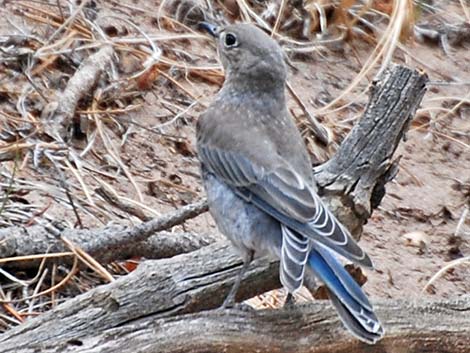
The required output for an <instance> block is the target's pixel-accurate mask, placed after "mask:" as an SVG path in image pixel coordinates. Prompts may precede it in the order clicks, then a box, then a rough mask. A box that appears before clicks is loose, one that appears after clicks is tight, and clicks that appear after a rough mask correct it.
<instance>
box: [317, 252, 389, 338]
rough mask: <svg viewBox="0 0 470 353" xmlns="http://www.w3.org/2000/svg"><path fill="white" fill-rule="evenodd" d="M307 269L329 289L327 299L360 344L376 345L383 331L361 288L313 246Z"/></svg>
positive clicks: (329, 256)
mask: <svg viewBox="0 0 470 353" xmlns="http://www.w3.org/2000/svg"><path fill="white" fill-rule="evenodd" d="M308 263H309V265H310V266H309V267H310V268H311V270H312V271H313V273H314V274H315V276H317V277H318V278H319V279H321V280H322V281H323V283H325V285H326V286H327V287H328V294H329V296H330V299H331V301H332V303H333V305H334V307H335V308H336V311H337V312H338V315H339V317H340V318H341V321H342V322H343V324H344V325H345V326H346V327H347V328H348V329H349V331H351V333H352V334H353V335H355V336H356V337H357V338H358V339H360V340H361V341H364V342H366V343H370V344H372V343H375V342H377V341H378V340H379V339H380V338H381V337H382V336H383V334H384V330H383V328H382V326H381V324H380V322H379V319H378V318H377V316H375V314H374V311H373V308H372V305H371V304H370V302H369V300H368V299H367V297H366V295H365V294H364V292H363V291H362V289H361V287H360V286H359V285H358V284H357V283H356V281H355V280H354V279H353V278H352V277H351V276H350V274H349V273H348V272H347V271H346V270H345V269H344V268H343V266H342V265H341V264H340V263H339V261H338V260H336V258H335V257H334V256H333V255H332V254H331V253H330V252H329V251H328V250H327V249H325V248H323V247H322V246H321V245H320V246H315V247H314V248H313V249H312V250H311V252H310V255H309V258H308Z"/></svg>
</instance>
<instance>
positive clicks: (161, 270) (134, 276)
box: [0, 242, 280, 352]
mask: <svg viewBox="0 0 470 353" xmlns="http://www.w3.org/2000/svg"><path fill="white" fill-rule="evenodd" d="M241 266H242V261H241V259H240V257H239V256H238V255H237V254H236V253H235V252H234V251H233V249H232V247H231V245H229V244H227V243H226V242H224V243H222V244H221V243H218V244H213V245H209V246H207V247H205V248H202V249H201V250H198V251H195V252H192V253H189V254H184V255H179V256H175V257H173V258H170V259H164V260H149V261H146V262H144V263H142V264H141V265H140V266H139V267H138V268H137V269H136V270H135V271H134V272H132V273H131V274H129V275H127V276H125V277H122V278H119V279H117V280H116V281H114V282H112V283H110V284H107V285H103V286H100V287H97V288H95V289H92V290H90V291H89V292H87V293H85V294H83V295H80V296H78V297H75V298H73V299H70V300H69V301H67V302H65V303H63V304H62V305H59V306H58V307H56V308H55V309H53V310H51V311H48V312H46V313H44V314H42V315H41V316H39V317H37V318H35V319H32V320H28V321H27V322H25V323H24V324H23V325H21V326H18V327H16V328H13V329H11V330H9V331H7V332H6V333H4V334H3V335H1V336H0V347H1V348H0V351H1V352H8V351H9V350H10V351H11V350H13V351H15V352H17V351H18V352H20V351H21V350H22V349H24V350H25V351H28V349H29V348H30V347H42V346H44V347H45V346H47V345H49V344H53V345H55V344H66V343H67V342H68V341H70V340H78V339H82V338H83V337H91V336H93V335H95V334H97V333H98V332H102V331H103V330H106V329H112V328H114V327H117V326H121V325H124V324H125V323H128V322H132V321H134V320H136V321H139V319H142V318H145V317H148V316H151V317H152V320H155V319H157V318H162V317H170V316H175V315H180V314H185V313H192V312H197V311H201V310H207V309H213V308H217V307H219V306H220V305H221V303H222V302H223V300H224V298H225V296H226V295H227V294H228V291H229V290H230V288H231V286H232V284H233V281H234V280H235V277H236V275H237V273H238V271H239V270H240V268H241ZM278 266H279V265H278V262H277V261H268V260H266V259H261V260H258V261H256V262H255V264H254V265H253V266H252V267H251V268H250V270H249V271H248V273H247V276H246V278H245V280H244V284H243V286H242V288H241V290H240V292H239V293H238V296H237V299H239V300H244V299H248V298H250V297H253V296H255V295H257V294H260V293H263V292H266V291H269V290H271V289H273V288H278V287H279V286H280V284H279V278H278V272H277V268H278ZM144 320H145V319H144Z"/></svg>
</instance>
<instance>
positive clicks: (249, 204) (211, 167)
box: [197, 24, 383, 342]
mask: <svg viewBox="0 0 470 353" xmlns="http://www.w3.org/2000/svg"><path fill="white" fill-rule="evenodd" d="M205 27H206V29H208V31H209V32H210V33H211V34H213V35H214V36H215V37H217V38H218V41H217V42H218V51H219V55H220V58H221V61H222V64H223V66H224V70H225V74H226V78H225V83H224V85H223V87H222V89H221V90H220V91H219V93H218V94H217V96H216V98H215V100H214V101H213V103H212V104H211V105H210V107H209V108H208V109H207V111H206V112H205V113H203V114H202V115H201V116H200V118H199V120H198V123H197V149H198V156H199V159H200V161H201V170H202V177H203V182H204V187H205V189H206V192H207V196H208V200H209V210H210V212H211V214H212V216H213V218H214V220H215V221H216V223H217V225H218V227H219V229H220V231H221V232H222V233H223V234H224V235H226V236H227V237H228V238H229V239H230V240H231V241H232V243H233V244H234V245H235V247H236V248H237V249H238V250H239V251H240V253H241V255H242V257H243V258H244V260H245V264H248V263H249V262H250V261H251V259H252V257H253V256H264V255H268V256H275V257H278V258H280V260H281V263H280V280H281V283H282V284H283V286H284V287H285V288H286V289H287V291H288V292H289V293H294V292H295V291H296V290H298V289H299V288H300V287H301V285H302V283H303V279H304V275H305V271H306V269H308V271H309V272H312V273H314V274H316V275H317V276H318V277H320V279H322V280H323V281H324V282H325V283H326V284H327V286H328V288H329V290H330V293H332V294H333V297H334V298H333V299H334V300H333V303H334V305H335V306H336V307H337V308H338V313H339V314H340V317H341V318H342V320H343V322H344V323H345V325H346V326H348V327H349V328H350V330H351V332H353V333H354V334H355V335H356V336H358V337H359V338H361V339H363V340H364V341H366V342H375V341H376V340H377V339H378V338H380V336H381V335H382V333H383V330H382V328H381V327H380V324H379V322H378V320H377V318H376V317H375V315H374V314H373V311H372V307H371V306H370V304H369V302H368V301H367V298H366V297H365V295H364V294H363V293H362V290H361V289H360V287H359V286H357V284H355V282H354V281H353V282H354V283H353V282H351V280H352V279H351V280H350V278H347V277H348V276H349V275H347V274H345V272H342V271H344V269H343V268H342V267H341V266H340V265H339V263H338V262H337V261H336V260H335V259H334V258H333V257H331V258H330V254H329V252H330V251H334V252H336V253H338V254H341V255H342V256H344V257H345V258H347V259H348V260H350V261H352V262H355V263H357V264H360V265H363V266H368V267H371V266H372V263H371V261H370V259H369V257H368V256H367V254H366V253H365V252H364V251H363V250H362V249H361V248H360V247H359V246H358V245H357V243H356V242H355V241H354V240H353V239H352V238H351V237H350V235H349V233H348V231H347V230H346V229H345V228H344V227H343V226H342V225H341V224H340V223H339V222H338V221H337V220H336V218H335V217H334V216H333V215H332V214H331V212H330V211H329V210H328V209H327V208H326V207H325V206H324V205H323V203H322V201H321V200H320V198H319V197H318V195H317V193H316V188H315V185H314V183H313V176H312V168H311V164H310V160H309V157H308V154H307V150H306V148H305V145H304V143H303V140H302V137H301V136H300V133H299V131H298V130H297V128H296V126H295V124H294V122H293V120H292V118H291V117H290V115H289V113H288V111H287V107H286V99H285V93H284V91H285V80H286V67H285V64H284V60H283V55H282V50H281V49H280V47H279V46H278V44H277V43H276V42H275V41H274V40H272V39H271V38H270V37H269V36H267V35H266V34H265V33H264V32H263V31H261V30H259V29H257V28H256V27H254V26H251V25H246V24H239V25H232V26H227V27H225V28H223V29H219V28H215V27H210V26H209V25H207V24H205ZM309 264H310V266H309ZM339 267H341V269H339ZM244 268H246V266H244ZM345 276H346V277H345ZM238 282H239V281H238ZM234 287H236V286H234ZM234 292H236V288H234V291H232V292H231V296H232V297H233V296H234ZM232 299H233V298H228V300H229V301H230V300H232ZM226 303H227V302H226ZM229 304H230V303H229ZM356 304H357V305H356ZM351 308H352V309H351ZM363 310H365V311H364V312H363ZM356 311H357V313H356ZM363 331H364V332H363ZM358 332H359V333H358ZM361 333H362V334H361Z"/></svg>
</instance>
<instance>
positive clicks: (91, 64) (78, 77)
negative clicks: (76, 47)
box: [41, 45, 114, 141]
mask: <svg viewBox="0 0 470 353" xmlns="http://www.w3.org/2000/svg"><path fill="white" fill-rule="evenodd" d="M113 55H114V49H113V47H112V46H110V45H106V46H104V47H103V48H101V49H100V50H99V51H98V52H96V53H95V54H93V55H91V56H90V57H88V58H87V59H86V60H84V61H83V63H82V64H81V65H80V67H79V68H78V70H77V71H76V72H75V74H74V75H73V76H72V78H71V79H70V80H69V82H68V83H67V87H66V88H65V90H64V91H63V92H62V93H61V94H59V95H58V96H57V98H56V100H55V101H53V102H50V103H49V104H48V105H46V107H44V110H43V112H42V114H41V119H43V121H47V122H46V125H49V127H50V129H51V130H52V131H48V133H49V134H50V135H51V136H53V137H56V138H58V139H59V141H60V140H62V139H68V138H70V127H71V126H72V120H73V116H74V115H75V110H76V109H77V105H78V102H79V101H80V99H82V98H83V97H85V96H86V95H88V94H90V91H92V88H93V87H94V86H95V85H96V83H97V82H98V81H99V79H100V77H101V75H102V73H103V72H104V71H105V69H106V67H107V66H108V65H109V64H110V63H111V62H112V60H113Z"/></svg>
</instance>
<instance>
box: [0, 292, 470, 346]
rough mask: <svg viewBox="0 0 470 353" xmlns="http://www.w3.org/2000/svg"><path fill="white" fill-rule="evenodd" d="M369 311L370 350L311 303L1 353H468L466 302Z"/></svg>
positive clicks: (163, 321) (153, 322)
mask: <svg viewBox="0 0 470 353" xmlns="http://www.w3.org/2000/svg"><path fill="white" fill-rule="evenodd" d="M376 309H377V312H378V314H379V315H380V316H381V317H383V318H384V325H385V327H387V335H386V336H385V338H384V339H383V340H382V341H380V342H379V343H377V344H376V345H367V344H365V343H362V342H360V341H358V340H356V339H354V338H353V337H352V336H351V335H350V334H349V333H348V332H347V331H346V330H345V329H343V328H342V326H341V324H340V323H339V320H338V318H337V315H336V314H335V312H334V310H333V309H332V307H330V305H328V304H325V303H318V302H317V303H311V304H307V305H302V306H298V307H297V308H294V309H290V310H286V309H280V310H262V311H249V312H248V311H240V310H236V309H232V310H224V311H222V310H211V311H205V312H201V313H197V314H189V315H180V316H177V317H164V318H160V319H156V318H154V317H149V318H148V319H146V320H143V321H140V322H139V321H137V322H131V323H126V324H124V325H122V326H119V327H116V328H112V329H103V330H100V332H98V333H97V334H96V335H93V336H92V337H89V336H86V337H82V338H75V339H69V340H55V341H54V343H52V341H48V342H46V343H45V344H43V343H32V344H30V345H28V346H25V345H24V344H22V345H20V346H14V345H13V344H12V343H10V342H6V344H7V346H6V348H5V349H4V350H3V351H2V352H4V353H8V352H11V353H13V352H14V353H32V352H36V351H37V352H39V351H40V352H41V353H49V352H50V353H52V352H63V353H68V352H70V353H71V352H81V353H85V352H86V353H114V352H120V353H139V352H142V353H144V352H159V353H180V352H192V353H197V352H201V353H219V352H231V353H245V352H258V353H271V352H296V353H332V352H338V353H340V352H341V353H364V352H367V353H383V352H387V353H402V352H407V353H423V352H447V353H467V352H468V347H470V296H466V297H463V298H460V299H453V300H449V301H446V302H439V301H434V302H433V301H428V302H422V301H420V302H414V303H407V302H404V301H384V302H380V303H376ZM59 335H60V334H59ZM13 340H14V341H15V338H13ZM30 341H34V338H33V337H31V339H30ZM10 347H11V348H10ZM35 349H36V350H35Z"/></svg>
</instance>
